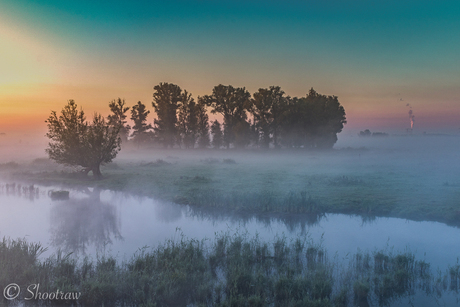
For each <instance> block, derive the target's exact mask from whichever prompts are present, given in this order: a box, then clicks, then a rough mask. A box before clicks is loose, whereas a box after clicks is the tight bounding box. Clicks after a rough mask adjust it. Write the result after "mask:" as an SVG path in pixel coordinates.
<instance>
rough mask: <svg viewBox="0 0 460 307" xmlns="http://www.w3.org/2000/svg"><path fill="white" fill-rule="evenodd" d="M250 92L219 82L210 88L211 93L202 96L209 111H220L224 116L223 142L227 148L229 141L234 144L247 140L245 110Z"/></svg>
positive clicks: (242, 143)
mask: <svg viewBox="0 0 460 307" xmlns="http://www.w3.org/2000/svg"><path fill="white" fill-rule="evenodd" d="M250 97H251V94H249V92H248V91H247V90H246V89H245V88H244V87H243V88H240V87H238V88H234V87H233V86H231V85H228V86H225V85H222V84H219V85H217V86H215V87H214V89H213V90H212V95H210V96H209V95H206V96H204V97H203V99H204V101H205V102H206V104H207V105H208V106H211V107H212V110H211V113H213V114H215V113H220V114H222V115H223V116H224V143H225V145H226V147H227V148H229V147H230V144H231V143H234V144H235V146H241V145H245V144H247V143H248V142H249V136H250V131H249V123H248V122H247V121H246V120H247V114H246V111H247V110H248V109H249V108H250V100H249V98H250Z"/></svg>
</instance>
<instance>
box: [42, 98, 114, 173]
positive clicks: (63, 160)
mask: <svg viewBox="0 0 460 307" xmlns="http://www.w3.org/2000/svg"><path fill="white" fill-rule="evenodd" d="M45 122H46V123H47V125H48V133H46V136H47V137H48V138H49V139H50V140H51V142H50V143H49V144H48V148H47V149H46V153H47V154H48V156H49V157H50V159H52V160H55V161H56V162H57V163H60V164H65V165H70V166H81V167H83V168H84V173H85V174H87V173H89V172H90V171H92V173H93V176H94V177H96V178H101V177H102V174H101V171H100V166H101V164H105V163H109V162H111V161H112V160H113V159H114V158H115V157H116V155H117V154H118V152H119V151H120V142H121V139H120V136H119V132H120V126H119V125H112V124H109V123H108V122H106V121H105V119H104V117H102V116H101V115H100V114H95V115H94V118H93V121H92V122H91V123H88V122H87V121H86V118H85V114H84V112H83V110H80V111H78V109H77V104H76V103H75V102H74V101H73V100H69V102H68V103H67V105H66V106H65V107H64V109H62V111H61V115H60V116H59V117H58V115H57V113H56V111H52V112H51V115H50V116H49V117H48V119H47V120H46V121H45Z"/></svg>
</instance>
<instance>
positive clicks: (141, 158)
mask: <svg viewBox="0 0 460 307" xmlns="http://www.w3.org/2000/svg"><path fill="white" fill-rule="evenodd" d="M444 158H445V157H444ZM451 160H452V161H451ZM454 162H455V157H454V156H447V159H443V160H439V159H437V157H436V156H434V155H430V154H429V153H426V152H421V153H418V154H413V153H411V152H400V151H389V150H386V151H377V150H366V149H364V148H361V149H342V150H334V151H329V152H319V151H318V152H315V151H312V152H305V151H301V150H299V151H281V152H275V151H268V152H267V151H244V152H237V151H213V150H205V151H199V150H192V151H182V150H169V151H166V150H158V149H157V150H148V149H144V150H142V149H141V150H134V149H132V150H130V151H129V150H128V151H125V152H122V154H120V156H119V157H118V158H117V160H116V161H115V163H112V164H109V165H106V166H104V167H103V168H102V172H103V175H104V178H103V179H102V180H99V181H96V180H93V179H92V178H91V176H88V177H85V176H83V175H82V174H80V173H78V172H75V170H74V169H70V168H62V167H60V166H58V165H55V164H54V163H51V162H50V161H48V160H46V159H36V160H34V161H32V162H30V163H21V164H17V165H14V164H11V163H10V164H6V163H5V164H2V165H0V170H2V173H3V175H4V176H5V177H7V178H8V179H7V180H12V181H15V180H17V181H27V182H29V183H37V184H44V185H46V184H49V185H51V184H52V185H56V184H58V185H61V186H63V187H78V186H80V187H98V188H101V189H109V190H114V191H123V192H128V193H132V194H135V195H142V196H149V197H154V198H157V199H161V200H165V201H171V202H175V203H179V204H188V205H190V206H192V207H194V208H202V209H211V210H213V209H217V210H227V211H231V212H236V213H242V214H246V213H249V214H275V215H276V214H278V215H279V214H310V215H312V214H313V215H315V214H318V215H320V214H323V213H347V214H358V215H361V216H363V217H364V218H365V219H372V218H373V217H375V216H389V217H398V218H407V219H412V220H427V221H438V222H443V223H446V224H448V225H454V226H459V225H460V202H459V201H458V200H459V199H460V192H459V190H458V188H459V187H460V180H459V179H458V176H457V168H458V167H457V163H454Z"/></svg>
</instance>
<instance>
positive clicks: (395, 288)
mask: <svg viewBox="0 0 460 307" xmlns="http://www.w3.org/2000/svg"><path fill="white" fill-rule="evenodd" d="M177 234H178V233H177ZM43 250H44V249H43V248H42V247H41V246H40V244H36V243H29V242H26V241H24V240H21V239H18V240H9V239H3V241H2V242H0V265H1V267H2V270H1V274H0V285H2V287H5V286H6V285H8V284H10V283H11V282H14V283H16V284H18V285H19V286H20V287H21V289H26V288H27V287H28V286H29V285H31V284H39V291H40V293H41V294H42V295H43V293H45V292H46V293H56V292H57V293H60V292H62V293H79V294H80V295H79V298H78V300H72V299H68V300H65V299H51V300H50V299H47V300H46V299H45V300H34V299H32V300H25V299H26V298H30V297H31V294H30V292H27V291H21V293H20V295H19V297H18V298H16V299H15V300H13V301H10V302H13V303H14V302H18V301H22V302H24V303H26V304H31V305H39V304H41V305H74V306H75V305H77V306H186V305H187V306H369V304H370V305H379V306H389V305H391V304H392V303H395V302H396V301H398V300H407V301H408V302H410V300H411V299H412V298H413V297H414V296H415V295H423V296H424V297H425V296H426V297H432V299H434V300H435V299H436V298H440V297H442V296H443V295H445V294H448V293H450V295H454V294H456V293H457V291H458V290H459V283H458V282H459V279H460V273H459V271H460V266H459V265H458V264H457V265H455V266H452V267H449V268H448V270H447V271H446V272H438V273H436V274H433V273H432V271H431V269H430V265H429V264H428V263H426V262H424V261H420V260H416V259H415V258H414V255H413V254H411V253H410V252H404V253H393V252H389V251H376V252H373V253H357V254H355V255H353V256H349V259H348V260H349V263H347V261H346V260H343V261H342V260H340V261H339V260H338V259H333V258H331V257H330V256H329V255H330V254H329V253H328V251H326V250H324V249H323V248H322V247H321V245H319V244H315V243H314V242H311V241H309V240H308V239H307V238H298V239H296V240H293V241H290V242H287V239H286V238H283V237H277V238H275V239H274V241H273V242H261V241H260V240H259V239H258V237H257V236H256V237H254V238H248V237H246V236H245V235H238V234H233V235H229V234H219V235H216V236H215V238H214V239H212V240H206V241H197V240H194V239H188V238H185V237H184V236H183V235H180V236H179V237H178V238H176V239H174V240H168V241H166V242H165V243H164V244H163V245H160V246H158V247H156V248H153V249H151V250H150V249H147V248H143V249H139V251H138V252H137V253H136V254H135V255H133V256H132V257H131V258H130V259H128V260H123V261H119V260H117V259H115V258H113V257H111V256H98V257H97V259H89V258H84V259H80V260H77V259H75V258H72V257H71V256H70V255H63V254H62V253H60V252H57V254H55V255H53V256H51V257H49V258H46V259H41V258H40V257H39V255H40V254H41V253H42V252H43ZM2 299H3V298H2ZM7 302H8V301H6V300H5V299H3V303H7Z"/></svg>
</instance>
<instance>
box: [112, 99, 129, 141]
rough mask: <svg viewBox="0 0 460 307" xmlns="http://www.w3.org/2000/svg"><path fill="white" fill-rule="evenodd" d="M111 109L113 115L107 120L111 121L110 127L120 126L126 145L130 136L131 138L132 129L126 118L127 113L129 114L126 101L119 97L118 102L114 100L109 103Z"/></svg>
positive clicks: (121, 135) (122, 138)
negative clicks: (130, 131)
mask: <svg viewBox="0 0 460 307" xmlns="http://www.w3.org/2000/svg"><path fill="white" fill-rule="evenodd" d="M109 108H110V111H112V114H110V115H109V116H108V117H107V119H108V121H109V124H110V125H114V126H115V125H120V137H121V141H122V143H126V142H127V141H128V136H129V130H130V129H131V127H130V126H129V125H127V124H126V123H127V121H126V117H128V116H127V115H126V112H128V110H129V107H125V100H124V99H123V100H122V99H121V98H120V97H118V99H117V100H115V99H114V100H112V101H111V102H110V103H109Z"/></svg>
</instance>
